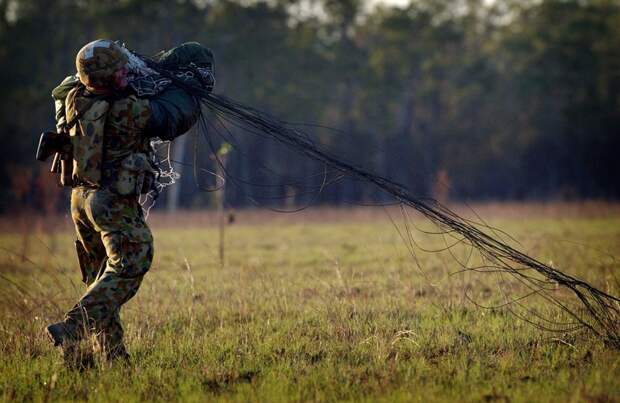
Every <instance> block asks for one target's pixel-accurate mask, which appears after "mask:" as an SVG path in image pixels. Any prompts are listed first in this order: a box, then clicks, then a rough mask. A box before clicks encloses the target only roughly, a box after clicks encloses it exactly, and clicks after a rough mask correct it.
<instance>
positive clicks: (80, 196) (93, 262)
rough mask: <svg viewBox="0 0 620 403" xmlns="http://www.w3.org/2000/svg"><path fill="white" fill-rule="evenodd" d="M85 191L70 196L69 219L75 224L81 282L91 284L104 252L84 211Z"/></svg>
mask: <svg viewBox="0 0 620 403" xmlns="http://www.w3.org/2000/svg"><path fill="white" fill-rule="evenodd" d="M87 192H88V190H87V189H81V188H76V189H74V190H73V192H72V194H71V218H72V219H73V223H74V224H75V230H76V232H77V239H76V241H75V249H76V252H77V257H78V262H79V264H80V271H81V272H82V282H84V283H85V284H86V285H90V284H92V283H93V282H94V281H95V279H96V278H97V276H98V275H99V272H100V270H101V269H102V266H103V264H104V262H105V259H106V250H105V246H104V245H103V242H102V241H101V234H100V233H99V231H97V229H96V228H95V227H94V225H93V223H92V222H91V221H90V218H89V217H88V213H87V212H86V209H85V203H86V198H87Z"/></svg>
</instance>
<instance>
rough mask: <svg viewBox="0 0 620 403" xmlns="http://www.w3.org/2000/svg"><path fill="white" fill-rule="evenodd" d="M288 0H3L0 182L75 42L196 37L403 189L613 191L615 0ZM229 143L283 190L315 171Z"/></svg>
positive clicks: (256, 173) (351, 195)
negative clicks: (308, 9)
mask: <svg viewBox="0 0 620 403" xmlns="http://www.w3.org/2000/svg"><path fill="white" fill-rule="evenodd" d="M302 3H308V2H303V1H301V0H288V1H272V2H262V1H258V2H241V1H239V2H237V1H232V0H217V1H213V2H203V1H188V0H186V1H181V0H177V1H173V2H171V1H163V0H156V1H151V0H149V1H146V0H129V1H120V0H117V1H107V2H97V1H91V0H87V1H84V0H81V1H77V0H63V1H54V2H50V1H48V0H3V1H0V60H1V62H0V73H1V74H0V86H1V87H2V88H3V96H2V97H1V99H0V136H2V137H1V140H2V142H3V144H4V150H5V153H4V162H3V164H2V166H1V167H0V171H1V172H0V178H2V179H0V184H1V185H2V188H3V189H7V188H8V187H9V184H10V179H9V178H8V173H9V171H10V170H11V169H12V170H14V169H16V168H17V169H24V170H26V169H30V170H32V167H33V166H34V165H35V162H34V160H33V158H32V154H33V150H34V145H35V142H36V135H37V133H38V132H39V131H41V130H42V129H44V128H49V127H52V124H53V122H52V116H53V113H52V103H51V100H50V98H49V92H50V89H51V88H53V87H54V86H55V84H57V83H58V82H59V81H60V80H62V78H63V77H64V76H65V75H66V74H68V73H71V72H72V71H73V70H74V67H73V57H74V55H75V53H76V52H77V50H78V49H79V48H80V47H81V46H82V45H83V44H84V43H86V42H88V41H89V40H92V39H94V38H97V37H109V38H113V39H120V40H122V41H124V42H125V43H127V45H128V46H129V47H131V48H133V49H135V50H137V51H139V52H140V53H143V54H153V53H155V52H157V51H159V50H161V49H163V48H169V47H171V46H174V45H176V44H178V43H180V42H183V41H189V40H197V41H200V42H203V43H205V44H207V45H208V46H209V47H211V48H212V49H213V50H214V52H215V55H216V61H217V68H216V75H217V85H216V91H217V92H219V93H223V94H225V95H227V96H229V97H232V98H237V99H239V100H240V101H242V102H244V103H247V104H251V105H255V106H257V107H258V108H260V109H263V110H266V111H268V112H271V113H273V114H275V115H277V116H281V117H283V118H284V119H287V120H290V121H298V122H299V121H303V122H313V123H321V124H326V125H329V126H332V127H335V128H339V129H342V130H343V131H344V132H345V133H346V134H335V133H334V132H333V131H329V130H326V129H322V128H316V130H314V131H315V133H316V135H317V136H318V138H319V139H320V140H321V141H322V142H323V143H324V144H327V145H329V146H330V147H332V148H333V149H334V150H336V151H337V152H339V153H341V155H342V156H343V157H345V158H347V159H349V160H352V161H354V162H357V163H359V164H361V165H364V166H367V167H369V168H372V170H374V171H377V172H379V173H381V174H385V175H387V176H389V177H391V178H394V179H396V180H398V181H401V182H403V183H404V184H406V185H407V186H408V187H410V188H411V189H413V190H414V191H415V192H417V193H418V194H431V193H432V189H434V188H436V186H435V185H436V183H435V182H436V180H437V178H438V177H439V176H442V177H447V178H448V179H449V182H450V184H451V189H450V197H452V198H456V199H485V198H510V199H522V198H549V197H568V198H571V197H598V198H616V197H618V196H619V195H620V188H619V187H618V181H617V179H616V178H617V177H618V174H620V162H619V160H618V158H617V157H616V155H615V153H616V150H618V149H619V146H620V144H619V143H618V142H619V141H620V140H619V137H618V136H617V135H616V128H617V127H619V124H620V96H619V94H620V62H619V60H620V28H619V27H620V3H618V1H614V0H589V1H577V0H568V1H564V0H562V1H560V0H544V1H540V2H514V1H510V0H497V1H494V2H491V5H485V4H486V3H487V2H484V1H481V0H468V1H465V0H460V1H457V2H455V1H448V0H424V1H415V2H412V3H411V4H410V6H408V7H406V8H404V9H397V8H390V7H385V6H384V7H380V8H378V9H375V10H373V11H370V12H367V11H365V9H364V7H363V4H364V3H363V2H361V1H357V0H356V1H353V0H351V1H346V2H339V1H331V0H317V1H313V2H309V3H314V4H319V5H321V6H322V7H323V9H324V10H325V12H326V14H325V16H321V15H312V14H308V15H303V14H302V15H297V14H295V15H294V14H291V12H292V10H296V8H295V6H299V7H301V8H303V7H302ZM297 9H298V8H297ZM41 38H45V40H41ZM219 141H221V140H219V139H215V142H216V143H217V142H219ZM198 143H199V146H200V147H201V148H200V153H201V154H208V153H209V149H208V148H207V147H205V146H204V144H202V145H200V142H198ZM192 144H194V142H193V141H190V142H188V147H190V146H191V145H192ZM234 145H235V151H234V152H232V153H231V156H230V158H229V170H230V174H231V175H234V176H236V177H238V178H241V179H243V180H244V181H249V182H252V183H270V184H271V185H273V187H274V188H275V189H276V193H277V194H279V195H280V196H282V195H285V194H289V193H290V190H289V189H288V188H287V183H289V182H291V181H293V179H294V180H302V181H303V180H304V178H307V177H310V176H311V175H313V174H316V166H315V165H313V164H312V163H310V162H307V161H299V160H298V158H297V157H296V156H295V155H292V154H290V153H289V152H287V151H286V150H282V149H279V148H278V147H274V146H273V145H270V144H268V143H265V142H261V141H257V140H256V139H252V138H245V137H240V138H239V139H238V143H237V144H234ZM216 149H217V148H216ZM194 160H196V161H199V162H200V163H203V164H209V161H212V159H210V158H209V157H208V156H207V155H202V156H201V158H196V159H194ZM201 160H203V161H201ZM261 166H269V167H270V169H271V170H270V171H267V170H261V169H260V167H261ZM207 168H209V167H207ZM210 169H211V170H212V167H211V168H210ZM273 172H275V173H277V175H274V174H273ZM191 176H192V175H191V174H188V175H185V177H184V180H183V181H182V184H183V197H182V200H183V201H184V202H185V203H186V204H187V205H192V204H193V203H192V199H193V198H199V195H197V194H196V193H197V190H196V189H195V187H194V186H193V180H192V178H191ZM227 192H228V195H227V198H228V200H229V202H230V204H232V205H237V206H241V205H245V204H247V203H248V198H249V197H253V196H256V195H255V194H253V192H254V190H252V187H251V186H244V185H242V184H238V185H237V186H234V187H233V186H230V187H228V189H227ZM371 197H373V196H372V194H371V193H369V191H368V189H365V188H364V185H363V184H361V183H355V182H353V183H352V182H350V181H343V182H339V183H335V184H333V185H331V186H330V187H329V188H328V189H326V192H325V194H324V196H323V197H322V198H321V199H320V201H321V202H324V203H343V202H360V201H367V199H368V198H371ZM36 198H37V194H36V192H34V191H33V192H32V194H30V195H29V198H26V200H25V201H24V200H19V201H18V200H16V199H15V198H13V197H12V196H11V195H10V193H9V192H7V191H6V190H5V191H3V192H2V194H0V207H2V208H3V209H5V210H6V209H7V208H10V207H11V206H12V205H14V204H15V203H17V202H19V203H29V204H35V202H36ZM281 202H283V201H282V200H281V199H278V200H276V201H272V202H270V203H269V204H278V203H281ZM297 202H298V203H301V202H303V198H300V199H299V200H297Z"/></svg>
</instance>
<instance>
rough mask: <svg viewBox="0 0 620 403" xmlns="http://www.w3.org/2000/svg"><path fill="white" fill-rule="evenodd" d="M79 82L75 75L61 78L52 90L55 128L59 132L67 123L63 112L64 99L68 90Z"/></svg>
mask: <svg viewBox="0 0 620 403" xmlns="http://www.w3.org/2000/svg"><path fill="white" fill-rule="evenodd" d="M79 82H80V80H79V79H78V77H77V75H72V76H68V77H66V78H65V79H64V80H62V82H61V83H60V84H59V85H58V87H56V88H54V89H53V90H52V98H54V107H55V109H56V130H57V131H58V132H59V133H60V132H61V131H62V130H63V129H64V127H65V125H66V123H67V117H66V114H65V99H66V98H67V94H69V91H71V90H72V89H73V88H74V87H75V86H76V85H78V84H79Z"/></svg>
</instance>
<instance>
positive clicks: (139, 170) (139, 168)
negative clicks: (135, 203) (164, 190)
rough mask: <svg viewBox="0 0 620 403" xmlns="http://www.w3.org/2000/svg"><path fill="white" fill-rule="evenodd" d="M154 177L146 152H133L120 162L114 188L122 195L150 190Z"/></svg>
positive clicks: (137, 193)
mask: <svg viewBox="0 0 620 403" xmlns="http://www.w3.org/2000/svg"><path fill="white" fill-rule="evenodd" d="M154 179H155V174H154V172H153V168H152V167H151V163H150V161H149V159H148V157H147V156H146V154H143V153H134V154H131V155H130V156H128V157H127V158H125V159H124V160H123V162H122V163H121V168H120V170H119V173H118V180H117V181H116V184H115V186H114V188H115V189H114V190H115V191H116V193H118V194H120V195H122V196H130V195H140V194H143V193H147V192H148V191H149V190H151V188H152V186H153V183H154Z"/></svg>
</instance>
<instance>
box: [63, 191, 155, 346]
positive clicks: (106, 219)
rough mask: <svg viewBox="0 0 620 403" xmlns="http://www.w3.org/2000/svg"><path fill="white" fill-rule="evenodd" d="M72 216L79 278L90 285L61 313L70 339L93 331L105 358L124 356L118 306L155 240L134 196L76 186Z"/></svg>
mask: <svg viewBox="0 0 620 403" xmlns="http://www.w3.org/2000/svg"><path fill="white" fill-rule="evenodd" d="M71 216H72V218H73V222H74V223H75V228H76V231H77V236H78V239H77V240H76V249H77V252H78V259H79V262H80V269H81V271H82V281H83V282H84V283H85V284H86V285H87V286H88V288H87V290H86V292H85V293H84V295H82V297H81V298H80V300H79V301H78V303H77V304H75V306H74V307H73V308H72V309H71V310H70V311H69V312H67V314H66V315H65V319H64V322H65V326H66V329H67V331H68V333H69V335H70V337H71V339H72V340H74V341H76V342H77V341H79V340H81V339H83V338H85V337H87V336H89V335H91V334H94V335H95V336H96V338H97V341H98V344H99V347H100V349H101V350H102V351H103V352H104V353H105V355H106V356H107V358H117V357H126V356H127V352H126V349H125V345H124V343H123V328H122V326H121V322H120V309H121V306H122V305H123V304H124V303H125V302H127V301H128V300H129V299H131V298H132V297H133V296H134V295H135V294H136V292H137V291H138V288H139V287H140V283H141V282H142V278H143V276H144V275H145V274H146V272H147V271H148V270H149V268H150V266H151V261H152V259H153V238H152V235H151V231H150V230H149V228H148V226H147V225H146V223H145V221H144V217H143V215H142V208H141V207H140V205H139V203H138V200H137V198H136V197H126V196H119V195H117V194H115V193H113V192H111V191H110V190H107V189H90V188H85V187H77V188H74V189H73V191H72V193H71Z"/></svg>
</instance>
